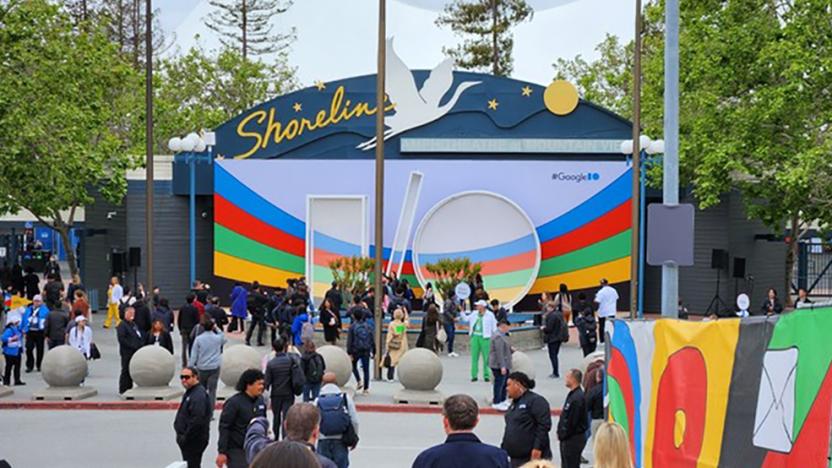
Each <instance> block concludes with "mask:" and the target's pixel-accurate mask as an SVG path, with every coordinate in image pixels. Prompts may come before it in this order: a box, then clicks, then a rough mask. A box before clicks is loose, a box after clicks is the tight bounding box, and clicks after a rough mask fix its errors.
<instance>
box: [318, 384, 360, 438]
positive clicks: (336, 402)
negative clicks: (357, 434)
mask: <svg viewBox="0 0 832 468" xmlns="http://www.w3.org/2000/svg"><path fill="white" fill-rule="evenodd" d="M318 410H320V412H321V424H320V431H321V434H323V435H325V436H337V435H341V434H343V433H345V432H347V430H348V429H349V427H350V425H351V424H352V421H351V420H350V413H349V409H348V408H347V395H345V394H343V393H332V394H329V395H321V396H319V397H318Z"/></svg>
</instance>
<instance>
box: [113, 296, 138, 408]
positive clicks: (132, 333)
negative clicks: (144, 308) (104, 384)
mask: <svg viewBox="0 0 832 468" xmlns="http://www.w3.org/2000/svg"><path fill="white" fill-rule="evenodd" d="M135 313H136V311H135V310H134V309H133V307H132V306H128V307H127V308H126V309H125V310H124V320H123V321H122V322H121V323H120V324H118V327H116V336H117V337H118V352H119V355H121V375H120V376H119V379H118V393H119V394H123V393H124V392H126V391H127V390H130V389H131V388H133V378H132V377H130V359H132V358H133V355H134V354H135V353H136V351H138V350H139V348H141V347H142V346H144V342H145V337H144V335H142V331H141V330H139V327H138V326H136V322H135V321H134V320H133V319H134V318H135Z"/></svg>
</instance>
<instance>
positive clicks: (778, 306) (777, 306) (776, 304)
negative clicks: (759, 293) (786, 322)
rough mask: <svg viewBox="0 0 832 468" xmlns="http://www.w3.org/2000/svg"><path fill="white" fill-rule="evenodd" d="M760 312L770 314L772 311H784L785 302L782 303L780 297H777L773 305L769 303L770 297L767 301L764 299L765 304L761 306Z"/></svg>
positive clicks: (777, 312) (773, 312) (774, 312)
mask: <svg viewBox="0 0 832 468" xmlns="http://www.w3.org/2000/svg"><path fill="white" fill-rule="evenodd" d="M769 310H770V312H769ZM760 313H761V314H763V315H768V314H769V313H772V314H780V313H783V304H781V303H780V300H779V299H775V300H774V304H773V305H771V304H770V303H769V301H768V299H766V300H765V301H763V305H762V306H760Z"/></svg>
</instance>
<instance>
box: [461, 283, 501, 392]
mask: <svg viewBox="0 0 832 468" xmlns="http://www.w3.org/2000/svg"><path fill="white" fill-rule="evenodd" d="M474 306H475V307H476V308H477V310H475V311H470V312H463V313H462V319H463V321H465V322H468V325H469V326H468V336H469V338H470V347H471V382H476V381H477V377H478V374H479V367H480V365H479V364H480V358H482V376H483V380H485V381H486V382H488V381H490V380H491V369H489V368H488V350H489V348H490V347H491V335H493V334H494V332H495V330H497V318H496V317H495V316H494V313H493V312H491V311H490V310H488V302H486V301H484V300H482V299H481V300H479V301H477V302H475V303H474Z"/></svg>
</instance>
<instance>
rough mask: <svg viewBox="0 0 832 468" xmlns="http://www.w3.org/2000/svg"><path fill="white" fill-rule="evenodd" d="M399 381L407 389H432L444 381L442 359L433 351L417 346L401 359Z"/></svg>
mask: <svg viewBox="0 0 832 468" xmlns="http://www.w3.org/2000/svg"><path fill="white" fill-rule="evenodd" d="M398 370H399V381H400V382H401V384H402V385H403V386H404V388H406V389H407V390H420V391H432V390H434V389H436V386H437V385H439V382H441V381H442V361H440V360H439V356H437V355H436V353H434V352H433V351H430V350H427V349H425V348H415V349H411V350H409V351H408V352H406V353H404V356H402V358H401V359H400V360H399V365H398Z"/></svg>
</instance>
